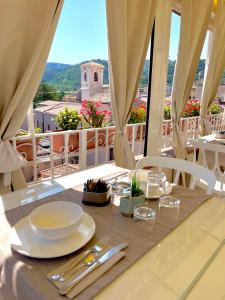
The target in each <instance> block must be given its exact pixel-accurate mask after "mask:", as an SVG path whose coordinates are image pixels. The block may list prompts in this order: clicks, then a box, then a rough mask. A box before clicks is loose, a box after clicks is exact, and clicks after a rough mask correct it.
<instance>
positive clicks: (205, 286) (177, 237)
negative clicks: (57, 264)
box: [0, 164, 225, 300]
mask: <svg viewBox="0 0 225 300" xmlns="http://www.w3.org/2000/svg"><path fill="white" fill-rule="evenodd" d="M125 171H128V170H125V169H123V168H120V167H117V166H115V165H114V164H103V165H100V166H97V167H93V168H89V169H86V170H83V171H79V172H76V173H74V174H70V175H67V176H63V177H59V178H56V179H52V180H47V181H43V182H41V183H38V184H35V185H32V186H28V187H27V188H26V189H22V190H18V191H14V192H11V193H8V194H5V195H1V196H0V220H1V222H0V223H1V224H5V222H6V219H5V215H6V213H8V212H10V211H12V210H15V209H16V210H18V211H19V210H22V209H23V208H25V207H26V206H27V205H30V204H31V203H40V204H41V203H42V202H43V201H44V199H45V198H46V197H49V196H50V197H51V196H54V195H57V194H59V193H61V192H64V191H67V190H69V189H71V188H74V187H76V186H78V187H80V186H82V184H84V182H85V181H86V180H87V179H89V178H99V177H101V178H110V177H113V176H117V175H118V174H121V173H124V172H125ZM190 197H192V198H193V193H191V192H190ZM193 200H194V199H192V201H193ZM150 205H151V203H150ZM168 209H173V208H168ZM124 218H126V217H124ZM143 222H144V221H143ZM146 226H148V223H147V222H146ZM7 230H8V231H10V226H8V229H7ZM121 230H123V229H122V228H121ZM5 234H6V233H5ZM149 234H151V233H149ZM6 236H7V234H6ZM0 242H1V245H0V256H1V255H2V252H3V248H4V246H5V245H4V244H5V243H8V240H4V239H2V237H1V230H0ZM128 249H129V246H128ZM4 263H5V262H4V259H1V260H0V264H1V265H0V270H2V269H3V265H4ZM224 265H225V198H224V197H222V196H221V195H220V196H219V195H215V194H212V195H211V196H210V197H208V199H207V200H206V201H204V202H203V203H202V204H201V205H199V206H198V207H197V208H196V209H195V210H194V211H193V212H192V213H191V214H189V215H188V216H187V217H186V218H184V220H183V221H182V222H181V223H180V224H179V225H178V226H176V227H175V228H174V229H173V230H171V231H170V232H169V233H168V234H167V235H166V236H164V237H163V238H162V239H161V240H160V241H159V242H157V243H156V244H155V245H154V246H153V247H152V248H151V249H150V250H149V251H147V252H146V253H145V254H144V255H143V256H141V257H140V258H139V259H138V260H137V261H135V262H134V263H133V264H132V265H130V266H129V268H127V269H126V270H124V272H123V273H121V274H120V275H119V276H118V277H117V278H115V279H114V280H112V282H110V283H109V284H108V285H107V286H105V287H104V288H103V289H101V290H100V291H99V292H98V293H97V294H96V295H95V297H94V299H95V300H106V299H107V300H114V299H123V300H135V299H142V300H145V299H146V300H148V299H159V300H163V299H165V300H170V299H171V300H172V299H196V300H197V299H204V300H205V299H214V300H216V299H218V300H219V299H225V285H224V278H225V268H224V267H223V266H224ZM11 274H13V270H11ZM49 284H51V283H50V282H49ZM5 285H6V286H4V288H6V289H7V282H6V283H5ZM11 288H12V287H11V286H9V287H8V289H11ZM13 288H14V289H15V290H13V291H12V293H13V295H14V297H15V299H19V298H16V297H17V296H16V295H17V290H16V289H17V288H18V289H19V288H20V287H13ZM21 288H23V290H26V289H29V288H30V287H29V281H27V282H25V283H24V286H23V287H21ZM0 299H6V298H4V294H3V292H2V291H1V282H0ZM32 299H35V298H32ZM43 299H44V298H43ZM49 299H50V298H49ZM62 299H64V298H63V297H62ZM7 300H11V299H9V298H7ZM21 300H22V299H21Z"/></svg>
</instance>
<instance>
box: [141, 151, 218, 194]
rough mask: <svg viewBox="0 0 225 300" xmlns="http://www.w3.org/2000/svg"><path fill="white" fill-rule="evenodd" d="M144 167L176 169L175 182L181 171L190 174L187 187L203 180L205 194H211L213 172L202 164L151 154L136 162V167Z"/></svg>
mask: <svg viewBox="0 0 225 300" xmlns="http://www.w3.org/2000/svg"><path fill="white" fill-rule="evenodd" d="M144 167H158V168H159V170H161V169H163V168H168V169H172V170H176V175H175V178H174V181H173V182H174V183H175V184H177V183H178V180H179V177H180V174H181V172H184V173H187V174H190V175H192V179H191V181H190V185H189V188H191V189H194V188H195V186H196V185H197V184H198V181H199V180H203V181H204V182H206V184H207V194H211V193H212V191H213V189H214V186H215V183H216V176H215V174H214V173H213V172H212V171H210V170H208V169H207V168H205V167H203V166H199V165H197V164H194V163H192V162H190V161H186V160H182V159H178V158H171V157H161V156H151V157H144V158H141V159H140V160H139V161H138V162H137V164H136V169H142V168H144Z"/></svg>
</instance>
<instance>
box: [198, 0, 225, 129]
mask: <svg viewBox="0 0 225 300" xmlns="http://www.w3.org/2000/svg"><path fill="white" fill-rule="evenodd" d="M224 69H225V3H224V2H222V1H218V4H217V6H216V10H215V16H214V23H213V25H212V37H211V47H210V55H209V64H208V69H207V73H206V74H205V76H206V78H205V82H204V86H203V91H202V105H201V111H200V115H201V125H202V134H203V135H207V134H210V133H211V129H210V126H209V125H208V124H209V123H208V119H207V118H206V115H207V114H208V111H209V108H210V106H211V104H212V103H213V101H214V99H215V97H216V94H217V90H218V87H219V84H220V80H221V77H222V75H223V72H224Z"/></svg>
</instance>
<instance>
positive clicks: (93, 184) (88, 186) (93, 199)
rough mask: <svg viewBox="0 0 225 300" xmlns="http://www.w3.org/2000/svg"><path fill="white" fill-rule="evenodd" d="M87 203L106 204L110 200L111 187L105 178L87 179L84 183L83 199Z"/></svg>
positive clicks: (94, 204)
mask: <svg viewBox="0 0 225 300" xmlns="http://www.w3.org/2000/svg"><path fill="white" fill-rule="evenodd" d="M82 202H83V203H84V204H86V205H93V206H105V205H107V204H109V202H110V188H109V185H108V184H107V183H106V182H105V181H104V180H98V181H95V180H93V179H91V180H87V182H86V183H85V184H84V190H83V200H82Z"/></svg>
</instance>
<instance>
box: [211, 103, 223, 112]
mask: <svg viewBox="0 0 225 300" xmlns="http://www.w3.org/2000/svg"><path fill="white" fill-rule="evenodd" d="M209 112H210V114H211V115H217V114H219V113H220V112H221V106H220V105H219V104H216V103H213V104H212V105H211V106H210V108H209Z"/></svg>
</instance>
